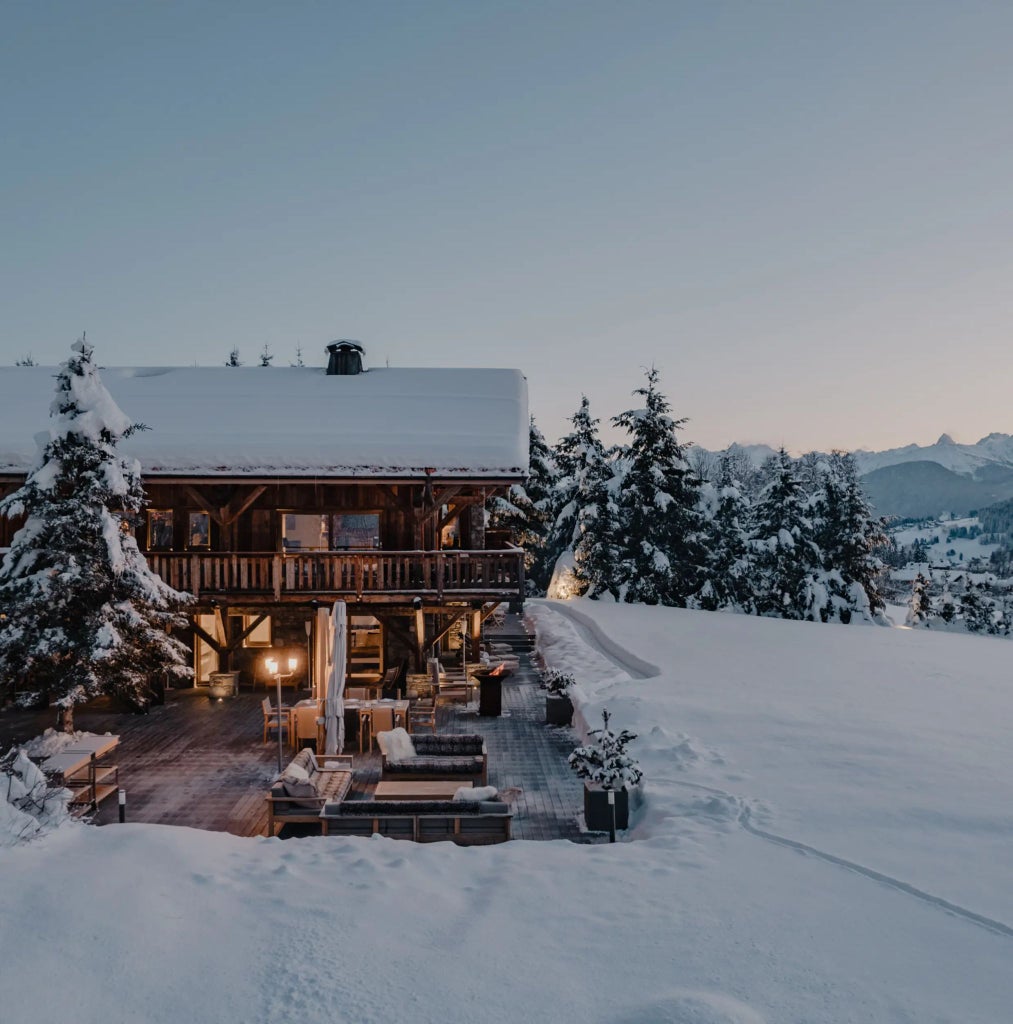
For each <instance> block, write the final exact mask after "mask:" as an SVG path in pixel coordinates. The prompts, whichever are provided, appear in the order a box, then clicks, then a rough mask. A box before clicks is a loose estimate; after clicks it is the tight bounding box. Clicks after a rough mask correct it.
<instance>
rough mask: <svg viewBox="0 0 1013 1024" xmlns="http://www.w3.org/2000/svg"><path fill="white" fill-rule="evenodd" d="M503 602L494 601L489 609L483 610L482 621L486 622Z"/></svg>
mask: <svg viewBox="0 0 1013 1024" xmlns="http://www.w3.org/2000/svg"><path fill="white" fill-rule="evenodd" d="M502 603H503V602H502V601H493V602H492V604H490V605H489V607H488V608H483V609H482V621H483V622H485V620H486V619H487V618H489V616H490V615H492V613H493V612H494V611H495V610H496V609H497V608H498V607H499V606H500V605H501V604H502Z"/></svg>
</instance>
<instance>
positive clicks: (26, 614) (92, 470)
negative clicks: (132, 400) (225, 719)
mask: <svg viewBox="0 0 1013 1024" xmlns="http://www.w3.org/2000/svg"><path fill="white" fill-rule="evenodd" d="M92 351H93V350H92V348H91V346H90V345H88V344H87V343H86V342H85V341H84V339H83V338H82V340H81V341H79V342H77V343H76V344H75V345H74V346H73V350H72V355H71V357H70V359H68V360H67V362H66V363H64V364H63V366H62V367H61V368H60V373H59V375H58V377H57V384H56V398H55V400H54V402H53V404H52V406H51V409H50V415H51V417H52V418H53V423H52V425H51V427H50V430H49V434H48V438H47V439H46V440H45V443H44V444H43V445H42V447H41V452H40V455H39V459H38V461H37V463H36V465H35V467H34V468H33V469H32V471H31V472H30V473H29V474H28V477H27V479H26V481H25V484H24V486H23V487H21V488H20V490H18V491H16V492H15V493H14V494H12V495H9V496H8V497H7V498H4V499H3V501H0V514H3V515H6V516H9V517H17V516H22V515H23V516H25V523H24V526H22V528H21V529H20V530H19V531H18V532H17V533H16V534H15V536H14V539H13V542H12V544H11V547H10V550H9V551H8V553H7V555H6V556H5V557H4V560H3V564H2V566H0V607H2V608H3V610H4V611H5V612H6V620H5V621H4V622H3V624H2V627H0V680H3V681H4V682H5V683H6V685H7V686H8V687H12V686H13V681H14V680H16V679H17V680H20V682H21V687H20V688H21V689H22V690H25V691H27V699H28V700H31V701H33V702H34V701H35V700H37V699H39V698H40V697H41V696H43V695H46V694H48V696H49V698H50V699H51V700H52V701H53V703H55V705H56V706H57V707H58V708H59V710H60V725H61V726H62V728H63V729H65V730H66V731H68V732H70V731H72V730H73V721H74V719H73V712H74V707H75V705H77V704H80V703H82V702H84V701H87V700H89V699H91V698H92V697H95V696H97V695H99V694H105V693H111V694H116V695H118V696H120V697H123V698H125V699H127V700H129V701H131V702H133V703H134V704H136V705H138V706H144V705H145V704H147V703H148V701H149V699H150V696H151V682H152V678H153V677H158V678H159V679H161V678H163V677H164V675H165V674H166V673H168V674H169V675H172V676H175V677H178V678H184V677H187V676H189V675H190V674H191V673H190V669H189V668H188V667H187V664H188V661H189V652H188V651H187V649H186V647H185V646H184V645H183V644H182V643H180V642H179V641H178V640H176V639H174V638H173V637H171V636H170V635H168V632H167V630H168V629H169V628H170V627H173V626H175V627H178V628H185V627H186V625H187V621H186V618H185V616H183V615H181V614H180V610H181V609H182V607H183V606H184V604H185V603H186V601H187V595H184V594H180V593H178V592H177V591H175V590H173V589H171V588H170V587H169V586H167V585H166V584H165V583H164V582H163V581H162V580H161V579H160V578H159V577H158V576H156V575H154V574H153V573H152V572H151V571H150V570H149V569H148V566H147V563H146V562H145V560H144V556H143V555H142V554H141V553H140V551H139V550H138V547H137V542H136V541H135V539H134V537H133V536H132V534H131V533H130V529H129V526H130V521H131V519H133V518H134V517H136V516H138V515H139V514H140V512H141V509H142V507H143V504H144V493H143V491H142V488H141V481H140V466H139V465H138V463H137V462H136V460H133V459H128V458H124V457H122V456H120V455H119V454H118V452H117V444H118V443H119V441H120V440H121V439H123V438H124V437H127V436H129V435H130V434H131V433H133V432H134V431H135V430H137V429H142V425H138V424H132V423H131V422H130V420H129V419H128V418H127V417H126V416H125V415H124V414H123V412H121V411H120V409H119V408H118V407H117V406H116V403H115V402H114V401H113V400H112V398H111V397H110V395H109V392H108V391H106V389H105V387H104V386H103V385H102V382H101V380H100V379H99V374H98V370H97V368H96V366H95V363H94V361H93V359H92Z"/></svg>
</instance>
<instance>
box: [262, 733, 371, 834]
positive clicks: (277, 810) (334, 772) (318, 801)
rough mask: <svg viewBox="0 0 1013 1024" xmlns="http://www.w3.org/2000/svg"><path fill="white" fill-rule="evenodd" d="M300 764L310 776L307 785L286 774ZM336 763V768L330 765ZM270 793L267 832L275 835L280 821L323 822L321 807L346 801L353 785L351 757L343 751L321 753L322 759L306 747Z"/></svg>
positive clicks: (268, 795)
mask: <svg viewBox="0 0 1013 1024" xmlns="http://www.w3.org/2000/svg"><path fill="white" fill-rule="evenodd" d="M292 765H298V766H299V767H300V768H302V769H303V770H304V771H305V772H306V773H307V775H308V776H309V779H308V784H300V783H299V782H295V781H288V780H287V779H286V773H287V772H288V771H289V768H290V767H291V766H292ZM331 765H334V766H335V767H328V766H331ZM289 768H286V769H285V771H284V772H282V773H281V777H280V778H279V779H278V780H277V781H276V782H275V783H274V784H273V785H272V786H271V791H270V792H269V793H268V794H267V817H268V824H267V834H268V835H269V836H273V835H274V834H275V825H276V823H277V822H280V823H281V824H283V825H284V824H288V823H289V822H300V823H308V824H317V825H318V824H319V823H320V810H321V808H322V807H323V806H324V804H326V803H327V802H328V801H332V800H344V798H345V797H346V796H347V795H348V791H349V790H350V789H351V788H352V759H351V757H349V756H347V755H341V754H322V755H321V756H320V757H319V758H318V757H317V756H316V754H314V753H313V751H312V750H310V749H309V747H305V748H303V749H302V750H300V751H299V753H298V754H296V755H295V757H294V758H292V760H291V762H290V763H289Z"/></svg>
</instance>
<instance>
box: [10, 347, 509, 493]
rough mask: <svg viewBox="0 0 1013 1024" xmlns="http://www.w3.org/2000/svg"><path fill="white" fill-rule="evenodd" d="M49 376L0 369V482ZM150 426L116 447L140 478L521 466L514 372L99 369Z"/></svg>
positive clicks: (22, 450)
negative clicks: (350, 373) (138, 470)
mask: <svg viewBox="0 0 1013 1024" xmlns="http://www.w3.org/2000/svg"><path fill="white" fill-rule="evenodd" d="M55 374H56V370H55V369H54V368H52V367H42V366H34V367H29V366H5V367H0V473H11V472H16V473H24V472H27V470H28V469H29V468H30V467H31V465H32V464H33V463H34V461H35V458H36V450H37V448H36V442H35V435H36V434H37V433H38V432H39V431H41V430H45V429H46V428H47V427H48V425H49V406H50V403H51V402H52V400H53V397H54V393H55V392H54V386H55V379H54V378H55ZM101 375H102V382H103V383H104V384H105V386H106V388H108V390H109V392H110V394H111V395H112V397H113V398H114V399H115V401H116V402H117V404H118V405H119V406H120V408H121V409H122V410H123V411H124V412H125V413H126V414H127V415H128V416H129V417H130V418H131V419H132V420H134V421H135V422H142V423H144V424H146V425H147V426H148V427H150V428H151V429H150V430H144V431H140V432H138V433H136V434H134V435H133V436H131V437H129V438H127V439H126V440H125V441H123V443H122V446H121V447H122V451H123V453H124V454H126V455H132V456H134V457H135V458H137V459H139V460H140V463H141V469H142V472H143V473H144V475H145V476H179V475H182V476H236V475H243V476H260V475H264V476H331V477H335V476H336V477H353V476H354V477H405V476H419V475H421V474H422V473H423V472H424V471H425V469H427V468H428V469H432V470H434V471H435V475H437V476H441V477H482V478H503V477H518V476H522V475H524V474H525V473H526V472H527V465H528V396H527V381H526V380H525V378H524V376H523V374H522V373H521V372H520V371H519V370H506V369H430V368H417V369H402V368H394V369H386V368H380V369H372V370H369V371H368V372H366V373H360V374H356V375H354V376H340V375H331V376H328V375H327V374H326V373H325V371H324V370H323V369H317V368H315V367H260V366H256V367H225V366H215V367H153V366H147V367H136V368H133V369H130V368H106V369H103V370H102V371H101Z"/></svg>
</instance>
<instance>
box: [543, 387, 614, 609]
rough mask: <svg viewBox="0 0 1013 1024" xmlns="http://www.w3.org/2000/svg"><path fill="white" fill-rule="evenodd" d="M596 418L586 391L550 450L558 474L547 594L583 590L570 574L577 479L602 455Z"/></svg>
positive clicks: (578, 493)
mask: <svg viewBox="0 0 1013 1024" xmlns="http://www.w3.org/2000/svg"><path fill="white" fill-rule="evenodd" d="M598 422H599V421H598V420H596V419H594V418H592V416H591V407H590V404H589V402H588V400H587V396H586V395H581V398H580V408H579V409H577V411H576V412H575V413H574V414H573V416H572V417H571V423H572V424H573V430H571V431H570V433H569V434H567V435H566V436H564V437H562V438H560V440H559V442H558V443H557V444H556V447H555V449H554V451H553V456H554V461H555V464H556V470H557V473H558V476H557V478H556V487H555V490H554V492H553V495H552V498H551V508H552V511H553V513H554V519H553V522H552V526H551V528H550V529H549V533H548V539H547V541H546V548H545V561H546V568H548V567H550V566H551V573H550V584H549V592H550V596H552V595H554V596H557V597H559V596H567V597H572V596H576V595H577V594H581V593H583V592H584V589H585V588H586V581H584V580H581V579H579V578H578V577H577V576H576V575H575V574H574V564H573V560H574V548H575V547H576V545H577V543H578V541H579V540H580V530H579V525H578V524H579V518H580V502H581V500H583V499H585V498H586V494H585V495H581V491H580V488H581V481H583V480H586V479H587V478H588V466H589V465H590V464H593V463H597V462H599V461H600V460H601V459H604V458H605V450H604V447H603V445H602V443H601V439H600V438H599V436H598Z"/></svg>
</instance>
